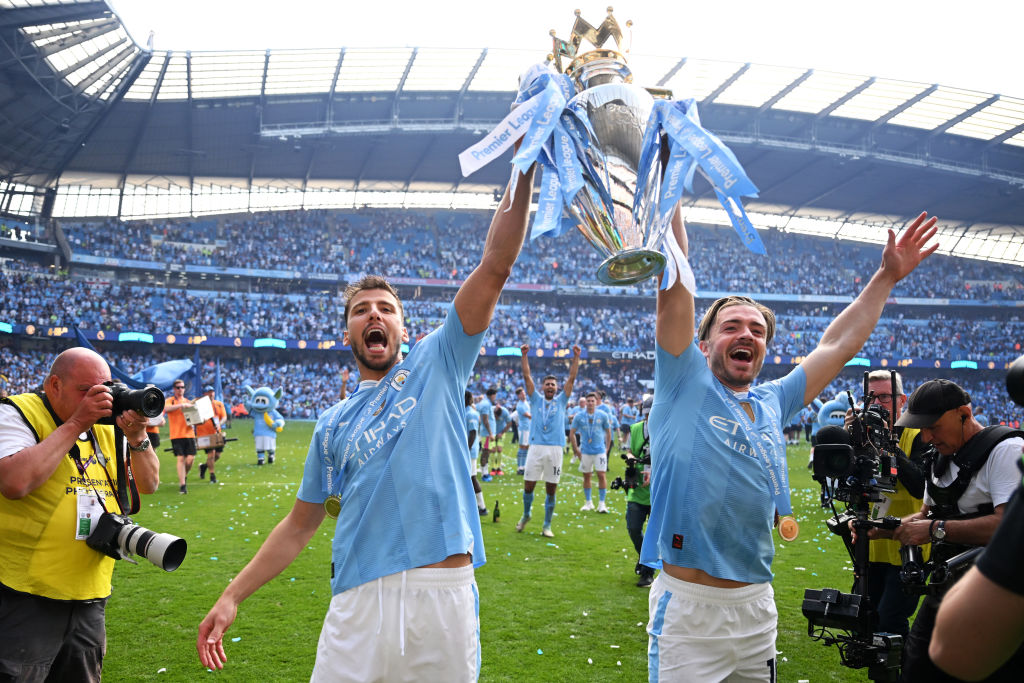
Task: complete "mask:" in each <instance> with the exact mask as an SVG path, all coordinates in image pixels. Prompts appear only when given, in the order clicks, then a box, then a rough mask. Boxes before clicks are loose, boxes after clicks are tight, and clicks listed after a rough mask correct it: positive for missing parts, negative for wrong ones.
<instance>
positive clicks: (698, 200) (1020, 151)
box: [0, 0, 1024, 263]
mask: <svg viewBox="0 0 1024 683" xmlns="http://www.w3.org/2000/svg"><path fill="white" fill-rule="evenodd" d="M542 59H543V55H537V54H534V53H530V52H522V51H512V50H487V49H483V50H481V49H436V48H435V49H418V48H380V49H370V48H351V49H346V48H336V49H315V50H265V51H249V52H237V51H236V52H175V51H153V50H149V49H147V48H146V47H144V46H141V45H138V44H137V43H136V42H135V41H134V40H133V39H132V37H131V36H130V35H129V34H128V32H127V31H126V29H125V27H124V26H123V24H122V23H121V21H120V20H119V18H118V17H117V16H116V15H115V14H114V13H113V12H112V10H111V8H110V7H109V6H108V5H107V3H106V2H102V1H84V2H83V1H72V0H67V1H60V0H0V190H3V192H4V194H3V196H2V197H0V200H2V201H3V204H2V205H0V212H4V213H11V214H23V215H24V214H36V215H38V214H39V213H45V209H46V206H47V202H50V206H51V207H52V206H53V202H54V201H56V200H57V197H58V193H56V192H54V188H57V187H60V188H61V192H66V191H68V188H70V187H76V186H87V187H88V191H89V192H92V193H96V194H98V195H103V196H106V197H107V198H108V200H109V201H108V202H107V206H111V205H112V206H113V207H114V208H113V209H108V210H106V211H95V210H93V211H90V210H89V209H84V210H78V211H77V213H80V214H96V213H109V214H116V215H130V213H131V212H129V211H125V210H123V206H122V205H123V202H124V201H125V199H124V196H125V194H126V193H127V194H131V193H133V192H139V191H145V190H144V189H143V190H140V188H158V189H162V190H163V191H169V189H172V188H176V189H177V190H180V191H183V192H185V193H187V194H189V195H190V196H193V195H195V194H196V193H198V192H200V191H201V190H200V189H198V188H206V191H209V192H222V193H223V192H231V191H243V192H246V191H250V190H254V189H255V188H259V189H261V190H264V191H272V192H293V193H294V192H295V191H305V192H311V191H314V190H319V189H324V190H339V189H340V190H349V191H391V192H393V191H397V192H405V191H432V192H463V193H466V192H486V193H490V192H492V191H493V190H494V189H496V188H499V187H501V186H503V185H504V183H505V180H506V179H507V175H508V166H507V164H503V163H500V162H499V163H494V164H492V165H491V166H488V167H486V168H484V169H482V170H480V171H478V172H477V173H476V174H474V175H473V176H471V177H470V178H468V179H463V178H461V176H460V174H459V169H458V163H457V159H456V157H457V154H458V152H459V151H461V150H462V149H464V148H466V147H468V146H469V145H470V144H472V143H473V142H475V141H476V140H477V139H479V138H480V137H481V136H482V135H484V134H485V133H486V132H487V131H488V130H490V128H491V127H492V126H493V125H495V124H496V123H497V122H498V121H499V120H501V118H502V117H503V116H504V115H505V114H506V113H507V112H508V103H509V102H510V100H511V98H512V96H513V91H512V86H513V85H514V84H515V82H516V78H517V76H518V74H519V73H520V72H521V71H522V69H523V67H524V66H526V65H529V64H531V63H534V62H537V61H541V60H542ZM630 66H631V67H632V69H633V72H634V76H635V81H636V82H637V83H639V84H642V85H647V86H658V87H665V88H669V89H671V90H672V91H673V92H674V93H675V94H676V96H678V97H694V98H695V99H696V100H697V101H698V103H699V108H700V111H701V118H702V121H703V123H704V124H705V126H706V127H707V128H709V129H710V130H712V131H715V132H716V133H717V134H718V135H719V136H720V137H721V138H722V139H723V140H724V141H725V142H726V143H727V144H729V145H730V146H731V147H732V149H733V150H734V151H735V152H736V154H737V156H738V157H739V159H740V160H741V162H742V163H743V164H744V166H745V168H746V170H747V172H748V174H749V175H750V176H751V178H752V179H753V180H754V181H755V183H756V184H757V185H758V186H759V188H760V190H761V193H760V198H759V199H758V200H754V201H751V202H750V203H749V204H748V206H749V208H750V209H751V210H752V211H753V212H756V213H766V214H781V215H783V216H796V217H804V218H806V217H814V218H820V219H830V220H834V221H837V225H840V226H841V225H845V224H848V223H854V224H857V223H860V224H894V223H900V222H902V221H903V220H905V219H906V218H908V217H910V216H913V215H916V214H917V213H918V212H919V211H920V210H922V209H926V210H928V211H929V212H930V213H933V214H936V215H939V216H940V217H941V218H942V219H943V225H944V226H946V229H947V231H948V234H947V235H945V236H944V237H943V242H944V243H943V250H946V248H947V245H950V246H949V250H950V251H951V252H953V253H958V254H961V255H971V256H981V257H986V258H993V259H996V260H1003V261H1009V262H1013V263H1024V220H1022V219H1021V217H1020V215H1019V209H1020V207H1021V205H1022V199H1024V100H1020V99H1015V98H1010V97H1002V96H999V95H994V94H988V93H981V92H975V91H969V90H962V89H954V88H948V87H944V86H941V85H937V84H922V83H912V82H906V81H895V80H887V79H884V78H876V77H867V76H857V75H850V74H841V73H832V72H821V71H815V70H813V69H794V68H784V67H773V66H763V65H757V64H740V63H729V62H722V61H708V60H700V59H691V58H687V57H682V56H651V55H642V54H637V55H633V56H632V57H631V59H630ZM47 190H50V192H49V193H47ZM104 193H105V194H104ZM691 200H692V201H693V202H694V203H695V204H696V205H697V206H705V205H706V206H712V205H714V204H715V203H716V202H715V201H714V197H713V193H712V192H711V191H710V188H708V187H706V186H705V187H704V189H703V191H701V192H699V193H698V195H697V196H696V197H693V198H691ZM267 208H270V207H267ZM70 212H71V213H76V211H74V210H72V211H70ZM200 212H202V211H200V210H199V209H197V208H196V207H195V206H194V205H193V209H192V213H200ZM57 213H58V214H59V213H60V212H59V211H58V212H57ZM170 213H174V212H173V211H171V212H170Z"/></svg>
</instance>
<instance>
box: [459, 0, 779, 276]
mask: <svg viewBox="0 0 1024 683" xmlns="http://www.w3.org/2000/svg"><path fill="white" fill-rule="evenodd" d="M626 25H627V27H628V26H630V25H631V22H627V24H626ZM551 36H552V40H553V43H554V47H553V50H552V53H551V54H550V55H548V61H547V63H546V64H543V65H537V66H534V67H531V68H530V69H529V70H528V71H527V72H526V73H524V74H523V76H522V77H521V78H520V90H519V95H518V97H517V98H516V103H515V104H514V105H513V110H512V113H511V114H509V116H508V117H506V118H505V120H504V121H502V122H501V124H499V125H498V127H497V128H495V129H494V131H492V133H491V134H490V135H489V136H488V137H486V138H484V139H483V140H481V141H480V142H479V143H477V144H476V145H474V146H473V147H470V148H469V149H467V150H466V151H464V152H463V153H462V154H461V155H460V156H459V160H460V163H461V164H462V170H463V174H464V175H469V174H470V173H472V172H473V171H475V170H476V169H477V168H479V167H480V166H482V165H484V164H486V163H488V162H489V161H490V160H491V159H493V158H495V157H496V156H497V155H500V153H502V152H503V151H505V150H506V149H508V148H509V147H511V146H512V145H513V144H514V143H515V141H516V140H518V139H520V138H521V139H522V143H521V146H520V148H519V150H518V152H517V153H516V155H515V156H514V158H513V165H514V166H515V167H516V170H517V171H522V170H525V169H527V168H529V166H530V164H532V163H534V162H537V163H539V164H540V165H541V167H542V169H543V178H542V180H541V187H540V200H539V206H538V210H537V215H536V216H535V218H534V223H533V227H532V230H531V239H535V238H537V237H538V236H540V235H545V234H546V235H549V236H557V235H560V234H562V233H563V232H565V231H566V230H568V229H570V228H572V227H575V228H577V229H578V230H579V231H580V232H581V233H582V234H583V236H584V237H585V238H586V239H587V241H588V242H590V244H591V245H593V246H594V248H596V249H597V250H598V252H599V253H601V255H602V256H604V257H605V259H604V262H603V263H602V264H601V265H600V267H599V268H598V271H597V277H598V279H599V280H600V281H601V282H603V283H605V284H609V285H628V284H633V283H636V282H640V281H642V280H645V279H647V278H649V277H652V276H654V275H657V274H659V273H661V272H662V271H663V270H665V269H666V267H667V268H668V273H667V277H666V278H665V280H666V282H665V284H664V286H670V284H671V283H672V282H675V280H676V278H679V279H681V280H682V281H683V283H684V285H686V286H687V287H688V288H690V289H691V290H692V289H693V276H692V273H691V272H690V269H689V265H688V264H687V263H686V258H685V256H683V254H682V253H680V252H679V249H678V247H677V246H676V243H675V240H674V239H665V236H666V233H667V231H668V229H669V226H670V225H671V219H672V215H673V214H674V212H675V211H676V207H677V205H678V202H679V198H680V196H681V195H682V191H683V189H684V188H686V189H687V190H691V191H692V180H693V177H694V174H695V173H696V172H697V171H700V172H701V174H702V175H703V176H704V177H705V178H706V179H707V180H708V181H709V182H710V183H711V185H712V186H713V187H714V189H715V192H716V194H717V195H718V198H719V200H720V201H721V202H722V205H723V207H724V208H725V209H726V210H727V212H728V213H729V216H730V219H731V220H732V221H733V225H734V226H735V227H736V229H737V231H739V232H740V234H741V237H743V239H744V241H745V243H746V244H747V246H748V247H749V248H751V249H752V250H754V251H758V252H760V253H763V246H761V242H760V239H759V238H758V236H757V233H756V231H755V230H754V229H753V226H751V225H750V223H749V220H748V219H747V217H746V214H745V213H744V212H743V208H742V204H741V203H740V201H739V197H740V196H741V195H743V196H756V193H757V188H756V187H754V185H753V183H751V182H750V180H749V179H747V177H746V175H745V174H744V173H743V170H742V168H740V166H739V163H738V162H737V161H736V158H735V156H733V155H732V152H731V151H729V150H728V148H726V147H725V146H724V145H723V144H722V143H721V141H719V140H718V138H716V137H715V136H714V135H712V134H711V133H709V132H708V131H706V130H704V128H703V127H701V125H700V119H699V117H698V116H697V107H696V103H695V102H694V101H693V100H685V101H673V100H672V99H671V92H670V91H668V90H665V89H655V88H642V87H640V86H637V85H634V84H633V82H632V81H633V75H632V73H631V71H630V69H629V67H628V66H627V65H626V56H625V53H626V51H625V50H623V49H622V42H623V40H622V31H621V29H620V27H619V24H618V22H616V20H615V18H614V17H613V16H612V8H608V16H607V17H606V18H605V20H604V22H603V23H602V24H601V25H600V26H599V27H594V26H592V25H591V24H589V23H587V22H586V21H585V20H584V19H583V18H582V17H581V16H580V12H579V10H577V11H576V21H575V23H574V25H573V28H572V33H571V35H570V37H569V39H568V40H561V39H559V38H558V37H557V36H556V34H555V31H551ZM609 39H612V40H614V42H615V47H616V48H618V49H617V50H612V49H609V48H606V47H604V45H605V43H607V42H608V41H609ZM584 41H586V42H588V43H590V45H591V46H592V47H593V49H591V50H589V51H584V52H581V51H580V48H581V46H582V45H583V44H584ZM563 60H564V62H563ZM663 147H664V148H665V149H664V153H663V151H662V149H663ZM516 177H517V175H515V174H514V175H513V179H515V178H516ZM514 189H515V186H514V183H513V191H514Z"/></svg>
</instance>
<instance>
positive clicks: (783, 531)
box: [779, 517, 800, 541]
mask: <svg viewBox="0 0 1024 683" xmlns="http://www.w3.org/2000/svg"><path fill="white" fill-rule="evenodd" d="M799 535H800V525H799V524H797V521H796V520H795V519H793V518H792V517H783V518H782V519H780V520H779V536H780V537H782V540H783V541H795V540H796V537H797V536H799Z"/></svg>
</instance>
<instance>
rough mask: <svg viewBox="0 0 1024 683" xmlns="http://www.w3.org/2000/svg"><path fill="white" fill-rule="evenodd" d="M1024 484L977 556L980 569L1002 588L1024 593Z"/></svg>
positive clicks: (1018, 489)
mask: <svg viewBox="0 0 1024 683" xmlns="http://www.w3.org/2000/svg"><path fill="white" fill-rule="evenodd" d="M1022 491H1024V487H1022V486H1018V488H1017V494H1016V495H1015V496H1014V497H1013V499H1012V500H1011V501H1010V504H1009V505H1008V506H1007V508H1006V513H1005V514H1004V515H1003V520H1002V521H1001V522H1000V523H999V528H998V529H996V533H995V535H994V536H992V540H991V541H990V542H989V544H988V546H986V547H985V550H984V552H982V554H981V556H980V557H979V558H978V563H977V564H978V571H980V572H981V573H982V574H984V575H985V576H986V577H987V578H988V579H989V580H991V581H992V582H994V583H996V584H998V585H1000V586H1002V587H1003V588H1005V589H1007V590H1010V591H1013V592H1014V593H1017V594H1018V595H1024V573H1022V572H1021V571H1020V567H1021V562H1024V493H1021V492H1022Z"/></svg>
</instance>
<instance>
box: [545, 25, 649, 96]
mask: <svg viewBox="0 0 1024 683" xmlns="http://www.w3.org/2000/svg"><path fill="white" fill-rule="evenodd" d="M612 11H613V8H611V7H609V8H608V16H607V17H605V19H604V21H603V22H602V23H601V25H600V26H596V27H595V26H593V25H592V24H590V23H589V22H588V21H587V20H586V19H584V18H583V17H582V16H580V10H575V14H576V21H575V22H574V23H573V26H572V33H571V34H570V35H569V39H568V40H563V39H561V38H559V37H558V36H557V34H556V33H555V30H554V29H551V31H550V34H551V42H552V53H551V54H550V55H548V61H550V62H551V63H552V64H553V66H554V67H555V70H556V71H558V72H559V73H564V74H565V75H567V76H568V77H569V78H571V79H572V80H573V82H574V83H575V84H576V86H577V87H578V88H579V89H581V90H585V89H587V88H590V87H593V86H595V85H601V84H603V83H632V82H633V74H632V72H630V70H629V67H628V66H626V54H627V53H628V52H629V48H628V47H626V48H623V45H622V43H623V38H622V29H621V27H620V26H619V22H617V21H616V20H615V17H614V16H613V15H612ZM632 25H633V22H632V21H627V22H626V27H627V28H629V27H631V26H632ZM609 38H612V39H614V40H615V47H616V48H617V49H616V50H612V49H609V48H606V47H604V44H605V43H606V42H608V39H609ZM583 41H587V42H589V43H590V44H591V45H593V47H594V49H592V50H588V51H586V52H583V53H580V47H581V46H582V45H583ZM563 58H566V59H567V60H568V64H567V65H566V66H565V68H564V69H563V64H562V59H563Z"/></svg>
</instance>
